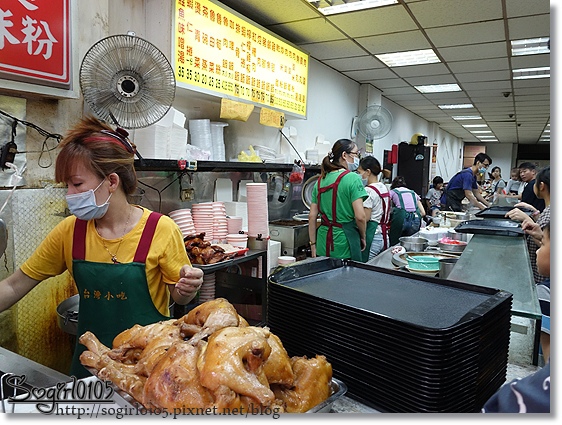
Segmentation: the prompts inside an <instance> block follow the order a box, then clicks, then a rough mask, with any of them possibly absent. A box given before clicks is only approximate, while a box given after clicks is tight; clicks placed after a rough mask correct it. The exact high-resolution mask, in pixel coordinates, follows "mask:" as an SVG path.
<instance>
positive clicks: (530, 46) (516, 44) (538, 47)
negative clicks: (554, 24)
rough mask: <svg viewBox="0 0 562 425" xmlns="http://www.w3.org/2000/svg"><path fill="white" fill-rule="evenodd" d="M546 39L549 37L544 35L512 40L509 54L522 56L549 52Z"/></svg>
mask: <svg viewBox="0 0 562 425" xmlns="http://www.w3.org/2000/svg"><path fill="white" fill-rule="evenodd" d="M548 40H549V39H548V38H545V37H540V38H528V39H524V40H513V41H512V42H511V55H512V56H523V55H538V54H542V53H550V49H549V48H548Z"/></svg>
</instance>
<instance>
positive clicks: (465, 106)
mask: <svg viewBox="0 0 562 425" xmlns="http://www.w3.org/2000/svg"><path fill="white" fill-rule="evenodd" d="M439 108H441V109H468V108H474V105H473V104H472V103H458V104H456V105H439Z"/></svg>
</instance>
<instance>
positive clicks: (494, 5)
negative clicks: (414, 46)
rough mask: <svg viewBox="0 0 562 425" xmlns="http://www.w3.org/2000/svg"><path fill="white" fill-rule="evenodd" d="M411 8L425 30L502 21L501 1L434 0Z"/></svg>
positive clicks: (413, 5)
mask: <svg viewBox="0 0 562 425" xmlns="http://www.w3.org/2000/svg"><path fill="white" fill-rule="evenodd" d="M409 7H410V9H411V10H412V12H413V13H414V15H415V16H416V19H417V20H418V22H419V23H420V24H421V25H422V27H423V28H433V27H442V26H448V25H457V24H465V23H472V22H480V21H490V20H494V19H502V4H501V0H470V1H466V0H433V1H431V2H419V3H412V4H410V5H409Z"/></svg>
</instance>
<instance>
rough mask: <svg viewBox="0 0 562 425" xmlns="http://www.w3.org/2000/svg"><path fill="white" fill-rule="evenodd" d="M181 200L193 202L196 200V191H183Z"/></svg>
mask: <svg viewBox="0 0 562 425" xmlns="http://www.w3.org/2000/svg"><path fill="white" fill-rule="evenodd" d="M180 199H181V200H182V201H193V200H194V199H195V189H182V190H181V192H180Z"/></svg>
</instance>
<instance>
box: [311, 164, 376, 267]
mask: <svg viewBox="0 0 562 425" xmlns="http://www.w3.org/2000/svg"><path fill="white" fill-rule="evenodd" d="M349 172H350V171H349V170H346V171H344V172H343V173H341V174H340V175H339V176H338V178H337V179H336V180H335V181H334V182H333V183H332V184H329V185H328V186H325V187H320V180H321V179H318V212H319V213H320V218H321V223H320V225H321V226H326V227H328V232H327V234H326V256H327V257H330V252H331V251H333V250H334V227H339V228H340V229H342V231H343V232H344V233H345V237H346V239H347V242H348V244H349V251H350V255H351V259H352V260H355V261H363V253H362V252H361V237H360V235H359V228H358V227H357V224H356V223H355V221H350V222H347V223H338V221H337V217H336V200H337V196H338V185H339V184H340V180H341V179H342V177H343V176H345V175H346V174H347V173H349ZM328 190H331V191H332V221H330V219H329V218H328V216H327V215H326V214H325V213H324V212H322V210H321V209H320V205H321V204H320V196H321V195H322V193H325V192H327V191H328ZM366 251H367V249H366Z"/></svg>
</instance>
